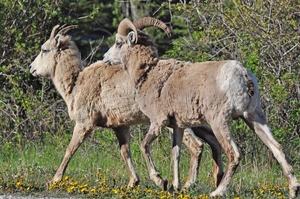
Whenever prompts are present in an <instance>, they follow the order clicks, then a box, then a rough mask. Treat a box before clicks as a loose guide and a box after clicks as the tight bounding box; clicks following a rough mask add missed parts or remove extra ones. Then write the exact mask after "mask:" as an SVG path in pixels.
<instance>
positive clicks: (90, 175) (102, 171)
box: [0, 126, 299, 198]
mask: <svg viewBox="0 0 300 199" xmlns="http://www.w3.org/2000/svg"><path fill="white" fill-rule="evenodd" d="M145 128H146V127H145V126H138V127H134V128H133V129H132V136H133V137H132V141H131V149H132V156H133V161H134V166H135V169H136V170H137V172H138V174H139V176H140V179H141V185H140V186H139V187H138V188H136V189H133V190H130V191H128V190H127V191H125V192H124V187H126V185H127V183H128V180H129V177H128V174H127V170H126V168H125V164H124V161H123V159H122V157H121V154H120V150H119V145H118V143H117V139H116V138H115V136H114V134H113V133H112V131H111V130H109V129H99V130H97V131H95V132H94V133H93V134H92V135H91V136H90V137H89V138H88V139H87V140H86V141H85V142H84V143H83V144H82V145H81V147H80V148H79V149H78V151H77V152H76V154H75V155H74V157H73V159H72V160H71V162H70V164H69V166H68V168H67V170H66V173H65V176H66V179H65V181H64V180H63V181H62V184H59V185H56V186H54V187H52V188H50V189H49V187H48V188H46V183H47V182H49V181H50V180H51V178H52V176H53V175H54V174H55V171H56V169H57V168H58V166H59V165H60V163H61V160H62V158H63V156H64V153H65V150H66V148H67V145H68V143H69V140H70V138H71V134H65V135H63V136H55V135H53V134H51V133H43V134H41V135H39V136H38V137H37V138H36V139H34V140H20V142H19V143H17V144H13V143H6V144H5V145H3V146H0V150H1V151H2V153H1V154H0V158H1V164H0V185H1V189H0V190H1V192H2V193H14V194H21V195H22V194H31V195H39V194H43V195H45V194H46V195H53V196H69V195H74V194H79V195H80V196H81V197H96V196H97V197H98V196H99V197H100V195H101V196H103V197H104V196H105V197H108V198H113V197H116V198H122V197H123V196H121V195H118V193H119V194H121V193H122V194H123V195H125V196H128V197H129V196H130V197H129V198H138V197H137V196H139V197H142V198H147V197H148V196H149V198H151V197H150V196H153V197H158V198H164V197H166V198H171V197H175V196H173V195H168V194H167V193H163V194H162V193H161V192H160V190H159V188H158V187H156V186H155V184H154V183H153V182H152V181H151V180H150V179H149V177H148V173H147V169H146V165H145V161H144V159H143V156H142V154H141V151H140V149H139V144H140V143H141V140H142V138H143V136H144V135H143V132H145ZM171 142H172V140H171V135H170V134H169V133H168V132H167V131H164V132H163V133H162V134H161V136H159V138H158V139H157V140H156V141H155V142H154V143H153V145H152V148H151V151H152V156H153V159H154V161H155V163H156V166H157V168H158V170H159V171H160V172H161V174H162V176H163V177H164V178H167V179H168V180H169V182H172V165H171V157H170V154H171ZM258 144H259V143H258ZM269 158H270V157H262V156H260V154H257V155H256V156H255V158H252V159H250V158H248V157H244V158H243V159H242V162H241V164H240V166H239V167H238V171H237V173H236V174H235V175H234V177H233V179H232V180H231V183H230V189H229V196H228V197H229V198H253V197H260V198H272V197H273V198H287V197H288V190H287V184H286V179H285V178H284V176H283V173H282V171H281V167H279V166H278V164H277V163H276V162H275V161H273V160H272V161H271V163H270V160H269ZM189 160H190V154H189V151H188V150H187V148H186V147H185V146H183V148H182V155H181V164H180V168H181V179H182V183H184V181H185V180H186V177H187V174H188V170H189ZM225 163H226V158H225V156H224V164H225ZM224 168H225V165H224ZM296 172H297V173H299V172H298V171H296ZM99 176H101V178H100V177H99ZM104 176H105V178H107V179H108V180H106V181H105V182H106V183H107V186H106V187H107V190H108V191H107V192H99V193H96V192H93V188H95V190H96V188H97V186H100V185H99V182H101V180H103V177H104ZM75 182H76V183H77V184H78V183H79V184H80V183H81V185H80V186H81V188H80V187H79V185H78V187H75V186H74V183H75ZM72 183H73V184H72ZM213 184H214V183H213V177H212V159H211V151H210V148H209V147H208V145H205V148H204V151H203V156H202V161H201V166H200V171H199V177H198V180H197V183H196V184H195V185H194V186H193V188H191V189H190V190H188V191H187V192H185V193H184V194H183V195H180V193H179V195H177V196H176V197H177V198H180V197H181V198H201V197H202V198H205V197H208V195H209V193H210V192H211V191H213V189H214V186H213ZM84 186H86V187H84ZM72 187H73V188H72ZM120 189H122V190H120ZM271 189H274V190H277V192H276V191H273V193H271V191H270V190H271ZM70 190H71V191H70ZM74 190H77V192H76V191H74ZM82 190H84V191H82ZM98 190H100V188H99V187H98ZM122 191H123V192H122ZM136 192H138V195H137V193H136ZM150 192H153V193H151V194H154V193H156V195H151V194H150ZM134 193H135V194H134ZM103 194H104V195H103ZM149 194H150V195H149Z"/></svg>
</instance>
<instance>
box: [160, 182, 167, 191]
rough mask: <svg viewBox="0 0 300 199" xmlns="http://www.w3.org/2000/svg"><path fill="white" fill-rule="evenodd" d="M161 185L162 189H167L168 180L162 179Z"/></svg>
mask: <svg viewBox="0 0 300 199" xmlns="http://www.w3.org/2000/svg"><path fill="white" fill-rule="evenodd" d="M159 187H160V188H161V189H162V190H164V191H167V189H168V180H165V179H162V180H161V182H160V185H159Z"/></svg>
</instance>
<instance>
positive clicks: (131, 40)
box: [127, 31, 137, 46]
mask: <svg viewBox="0 0 300 199" xmlns="http://www.w3.org/2000/svg"><path fill="white" fill-rule="evenodd" d="M136 37H137V35H135V33H134V32H133V31H131V32H129V33H128V36H127V40H128V43H129V44H130V46H133V45H134V44H135V43H136V42H135V41H136Z"/></svg>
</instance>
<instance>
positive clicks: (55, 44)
mask: <svg viewBox="0 0 300 199" xmlns="http://www.w3.org/2000/svg"><path fill="white" fill-rule="evenodd" d="M58 28H59V25H56V26H54V27H53V29H52V31H51V34H50V38H49V39H48V40H47V41H46V42H45V43H44V44H43V45H42V46H41V51H40V53H39V54H38V56H37V57H36V58H35V60H34V61H33V62H32V63H31V64H30V73H31V74H32V75H33V76H44V77H49V76H51V75H52V74H53V72H54V69H55V62H56V60H55V57H56V56H57V55H58V53H59V52H60V51H61V50H63V49H64V48H66V46H67V44H68V43H69V42H70V41H71V40H70V37H69V36H65V34H66V33H67V32H68V31H69V30H71V29H74V28H77V26H76V25H71V26H66V27H63V28H62V29H61V30H59V31H58V33H57V34H56V31H57V30H58Z"/></svg>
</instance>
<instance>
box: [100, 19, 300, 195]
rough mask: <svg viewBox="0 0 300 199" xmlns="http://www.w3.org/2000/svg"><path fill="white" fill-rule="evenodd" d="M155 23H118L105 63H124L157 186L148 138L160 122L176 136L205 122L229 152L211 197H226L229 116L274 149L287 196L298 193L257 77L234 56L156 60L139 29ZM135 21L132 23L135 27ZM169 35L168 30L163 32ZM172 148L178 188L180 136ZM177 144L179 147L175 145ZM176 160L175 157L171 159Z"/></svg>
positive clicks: (233, 160) (231, 166) (231, 164)
mask: <svg viewBox="0 0 300 199" xmlns="http://www.w3.org/2000/svg"><path fill="white" fill-rule="evenodd" d="M154 24H155V26H158V24H159V25H160V26H162V27H166V25H165V24H164V23H163V22H161V21H159V20H157V19H154V18H151V17H146V18H143V19H140V20H139V22H138V23H134V24H133V23H132V22H131V21H130V20H129V19H126V18H125V19H124V20H123V21H121V23H120V24H119V27H118V33H117V34H116V40H115V44H114V45H113V46H112V47H111V48H110V49H109V50H108V52H107V53H106V54H105V55H104V60H103V61H105V62H106V63H109V64H111V63H113V64H119V63H122V65H123V68H124V69H125V70H126V71H127V72H128V74H129V76H130V79H131V81H132V83H133V84H134V87H135V89H136V93H137V96H136V97H137V102H138V103H139V106H140V110H141V111H142V112H143V113H144V114H145V115H146V116H147V117H149V119H150V121H151V126H150V129H149V132H148V133H147V135H146V138H145V139H144V140H143V143H142V147H143V152H144V155H145V156H147V157H148V158H146V160H147V161H148V163H147V165H148V166H149V172H150V173H152V174H153V176H152V179H154V181H155V182H156V183H157V184H158V185H159V182H160V181H161V179H160V178H161V177H160V176H155V175H154V174H155V173H157V171H156V169H155V167H154V164H153V163H152V160H151V156H150V154H149V147H150V144H151V142H152V141H153V140H154V139H155V138H156V137H157V136H158V135H159V133H160V129H161V127H163V126H171V127H174V128H175V129H176V130H175V131H174V132H176V131H177V133H178V134H179V135H177V136H178V137H179V139H180V137H181V136H182V133H183V130H182V129H183V128H187V127H195V126H200V125H202V124H209V125H210V126H211V128H212V130H213V132H214V134H215V136H216V137H217V139H218V141H219V142H220V144H221V146H222V148H223V150H224V151H225V153H226V156H227V168H226V170H225V174H224V176H223V178H222V180H221V182H220V184H219V185H218V187H217V189H216V190H214V191H213V192H212V193H211V194H210V195H211V196H223V195H226V190H227V188H228V186H229V182H230V179H231V178H232V176H233V174H234V173H235V171H236V168H237V167H238V165H239V162H240V153H239V150H238V147H237V146H236V144H235V142H234V139H233V137H232V135H231V133H230V128H229V125H230V123H231V122H232V120H235V119H238V118H242V119H243V120H244V121H245V122H246V123H247V125H248V126H249V127H250V128H251V129H252V130H253V131H255V133H256V134H257V135H258V136H259V137H260V138H261V140H262V141H263V142H264V144H266V145H267V147H269V149H270V150H271V151H272V152H273V154H274V156H275V158H276V159H277V160H278V162H279V164H280V165H281V166H282V169H283V172H284V174H285V176H286V178H287V180H288V183H289V189H290V192H289V193H290V196H291V197H296V195H297V194H298V192H299V187H300V184H299V182H298V181H297V178H296V177H295V175H294V172H293V169H292V167H291V166H290V165H289V164H288V162H287V160H286V157H285V154H284V152H283V149H282V146H281V145H280V144H279V143H278V142H277V141H276V140H275V139H274V137H273V134H272V132H271V130H270V129H269V127H268V125H267V121H266V117H265V115H264V114H263V111H262V108H261V105H260V97H259V89H258V84H257V80H256V77H255V76H254V75H253V74H252V73H251V72H250V71H249V70H247V69H246V68H245V67H243V66H242V64H241V63H239V62H238V61H234V60H228V61H210V62H202V63H190V62H183V61H178V60H175V59H169V60H159V58H158V56H157V49H156V47H155V45H154V44H153V42H152V41H151V38H150V37H149V36H148V35H147V34H146V33H144V32H142V31H140V30H139V29H143V28H145V27H148V26H152V25H154ZM134 25H135V26H134ZM167 33H168V34H169V32H168V31H167ZM179 139H178V140H176V141H174V142H175V144H174V145H173V146H174V148H173V149H172V155H173V163H174V164H176V165H174V178H176V179H173V187H174V188H177V189H178V188H179V182H178V181H179V176H176V175H178V171H176V170H177V169H178V165H177V164H178V162H179V161H178V159H179V152H180V144H181V143H180V140H179ZM176 144H177V146H176ZM174 160H175V161H174Z"/></svg>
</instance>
